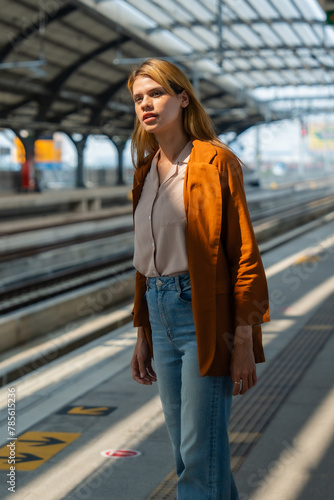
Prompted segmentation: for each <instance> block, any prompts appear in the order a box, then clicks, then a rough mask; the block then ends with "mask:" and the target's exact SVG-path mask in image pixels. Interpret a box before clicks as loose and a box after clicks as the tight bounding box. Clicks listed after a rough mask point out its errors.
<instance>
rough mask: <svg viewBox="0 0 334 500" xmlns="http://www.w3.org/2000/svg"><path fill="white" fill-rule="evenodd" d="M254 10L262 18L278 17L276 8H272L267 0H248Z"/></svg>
mask: <svg viewBox="0 0 334 500" xmlns="http://www.w3.org/2000/svg"><path fill="white" fill-rule="evenodd" d="M248 3H250V4H251V5H252V7H253V9H254V10H256V11H257V12H258V13H259V14H260V16H261V17H262V18H263V19H276V18H277V17H279V14H278V12H277V10H275V9H273V7H272V6H271V5H270V3H269V2H267V0H248Z"/></svg>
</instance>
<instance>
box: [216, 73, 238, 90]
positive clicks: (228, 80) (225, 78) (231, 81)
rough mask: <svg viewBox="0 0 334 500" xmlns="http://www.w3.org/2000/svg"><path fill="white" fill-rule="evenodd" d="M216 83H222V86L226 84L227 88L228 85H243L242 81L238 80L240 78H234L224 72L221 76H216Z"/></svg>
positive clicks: (234, 86) (233, 86)
mask: <svg viewBox="0 0 334 500" xmlns="http://www.w3.org/2000/svg"><path fill="white" fill-rule="evenodd" d="M217 83H219V84H221V85H223V86H225V85H226V86H227V88H229V87H232V88H236V87H237V88H242V87H243V85H242V83H241V82H240V80H239V79H238V78H236V77H235V76H234V75H230V74H225V75H222V76H218V77H217Z"/></svg>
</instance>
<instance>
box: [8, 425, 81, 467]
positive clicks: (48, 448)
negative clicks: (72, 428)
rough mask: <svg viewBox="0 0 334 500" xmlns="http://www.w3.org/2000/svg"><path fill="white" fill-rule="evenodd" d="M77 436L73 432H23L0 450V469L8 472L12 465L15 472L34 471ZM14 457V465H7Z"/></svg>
mask: <svg viewBox="0 0 334 500" xmlns="http://www.w3.org/2000/svg"><path fill="white" fill-rule="evenodd" d="M79 436H81V434H79V433H74V432H49V431H45V432H37V431H29V432H25V433H24V434H22V435H21V436H20V437H18V438H17V440H14V439H12V440H8V442H7V443H6V444H5V445H4V446H3V447H2V448H1V449H0V469H1V470H9V469H10V466H11V465H12V466H15V470H35V469H37V467H39V466H40V465H42V464H43V463H44V462H45V461H46V460H48V459H49V458H51V457H53V456H54V455H55V454H56V453H58V452H59V451H61V450H62V449H63V448H65V446H67V445H68V444H70V443H72V442H73V441H74V440H75V439H77V438H78V437H79ZM14 455H15V464H14V463H11V464H10V463H8V462H9V461H10V460H13V459H14Z"/></svg>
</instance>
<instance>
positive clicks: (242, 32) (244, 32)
mask: <svg viewBox="0 0 334 500" xmlns="http://www.w3.org/2000/svg"><path fill="white" fill-rule="evenodd" d="M233 31H235V32H236V33H237V34H238V35H239V36H240V37H242V38H243V39H244V40H245V42H247V44H249V45H250V46H251V47H261V46H262V45H264V43H263V41H262V40H261V38H259V37H258V36H257V35H256V33H254V31H253V30H251V29H250V28H249V27H248V26H247V25H246V24H245V25H242V24H238V25H235V26H233Z"/></svg>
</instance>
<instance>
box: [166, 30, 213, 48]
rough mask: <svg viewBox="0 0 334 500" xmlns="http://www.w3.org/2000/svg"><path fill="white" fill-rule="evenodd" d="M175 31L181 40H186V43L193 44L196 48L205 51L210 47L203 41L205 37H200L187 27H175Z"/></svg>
mask: <svg viewBox="0 0 334 500" xmlns="http://www.w3.org/2000/svg"><path fill="white" fill-rule="evenodd" d="M173 33H174V34H175V35H176V36H178V37H179V38H180V39H181V40H184V41H185V42H186V43H188V44H189V45H191V46H192V47H193V48H194V49H195V50H198V51H204V50H208V48H209V46H208V44H207V43H205V42H204V41H203V40H204V39H203V38H202V39H201V38H199V37H198V36H196V34H195V33H192V32H191V31H190V30H188V29H186V28H175V29H174V30H173Z"/></svg>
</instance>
